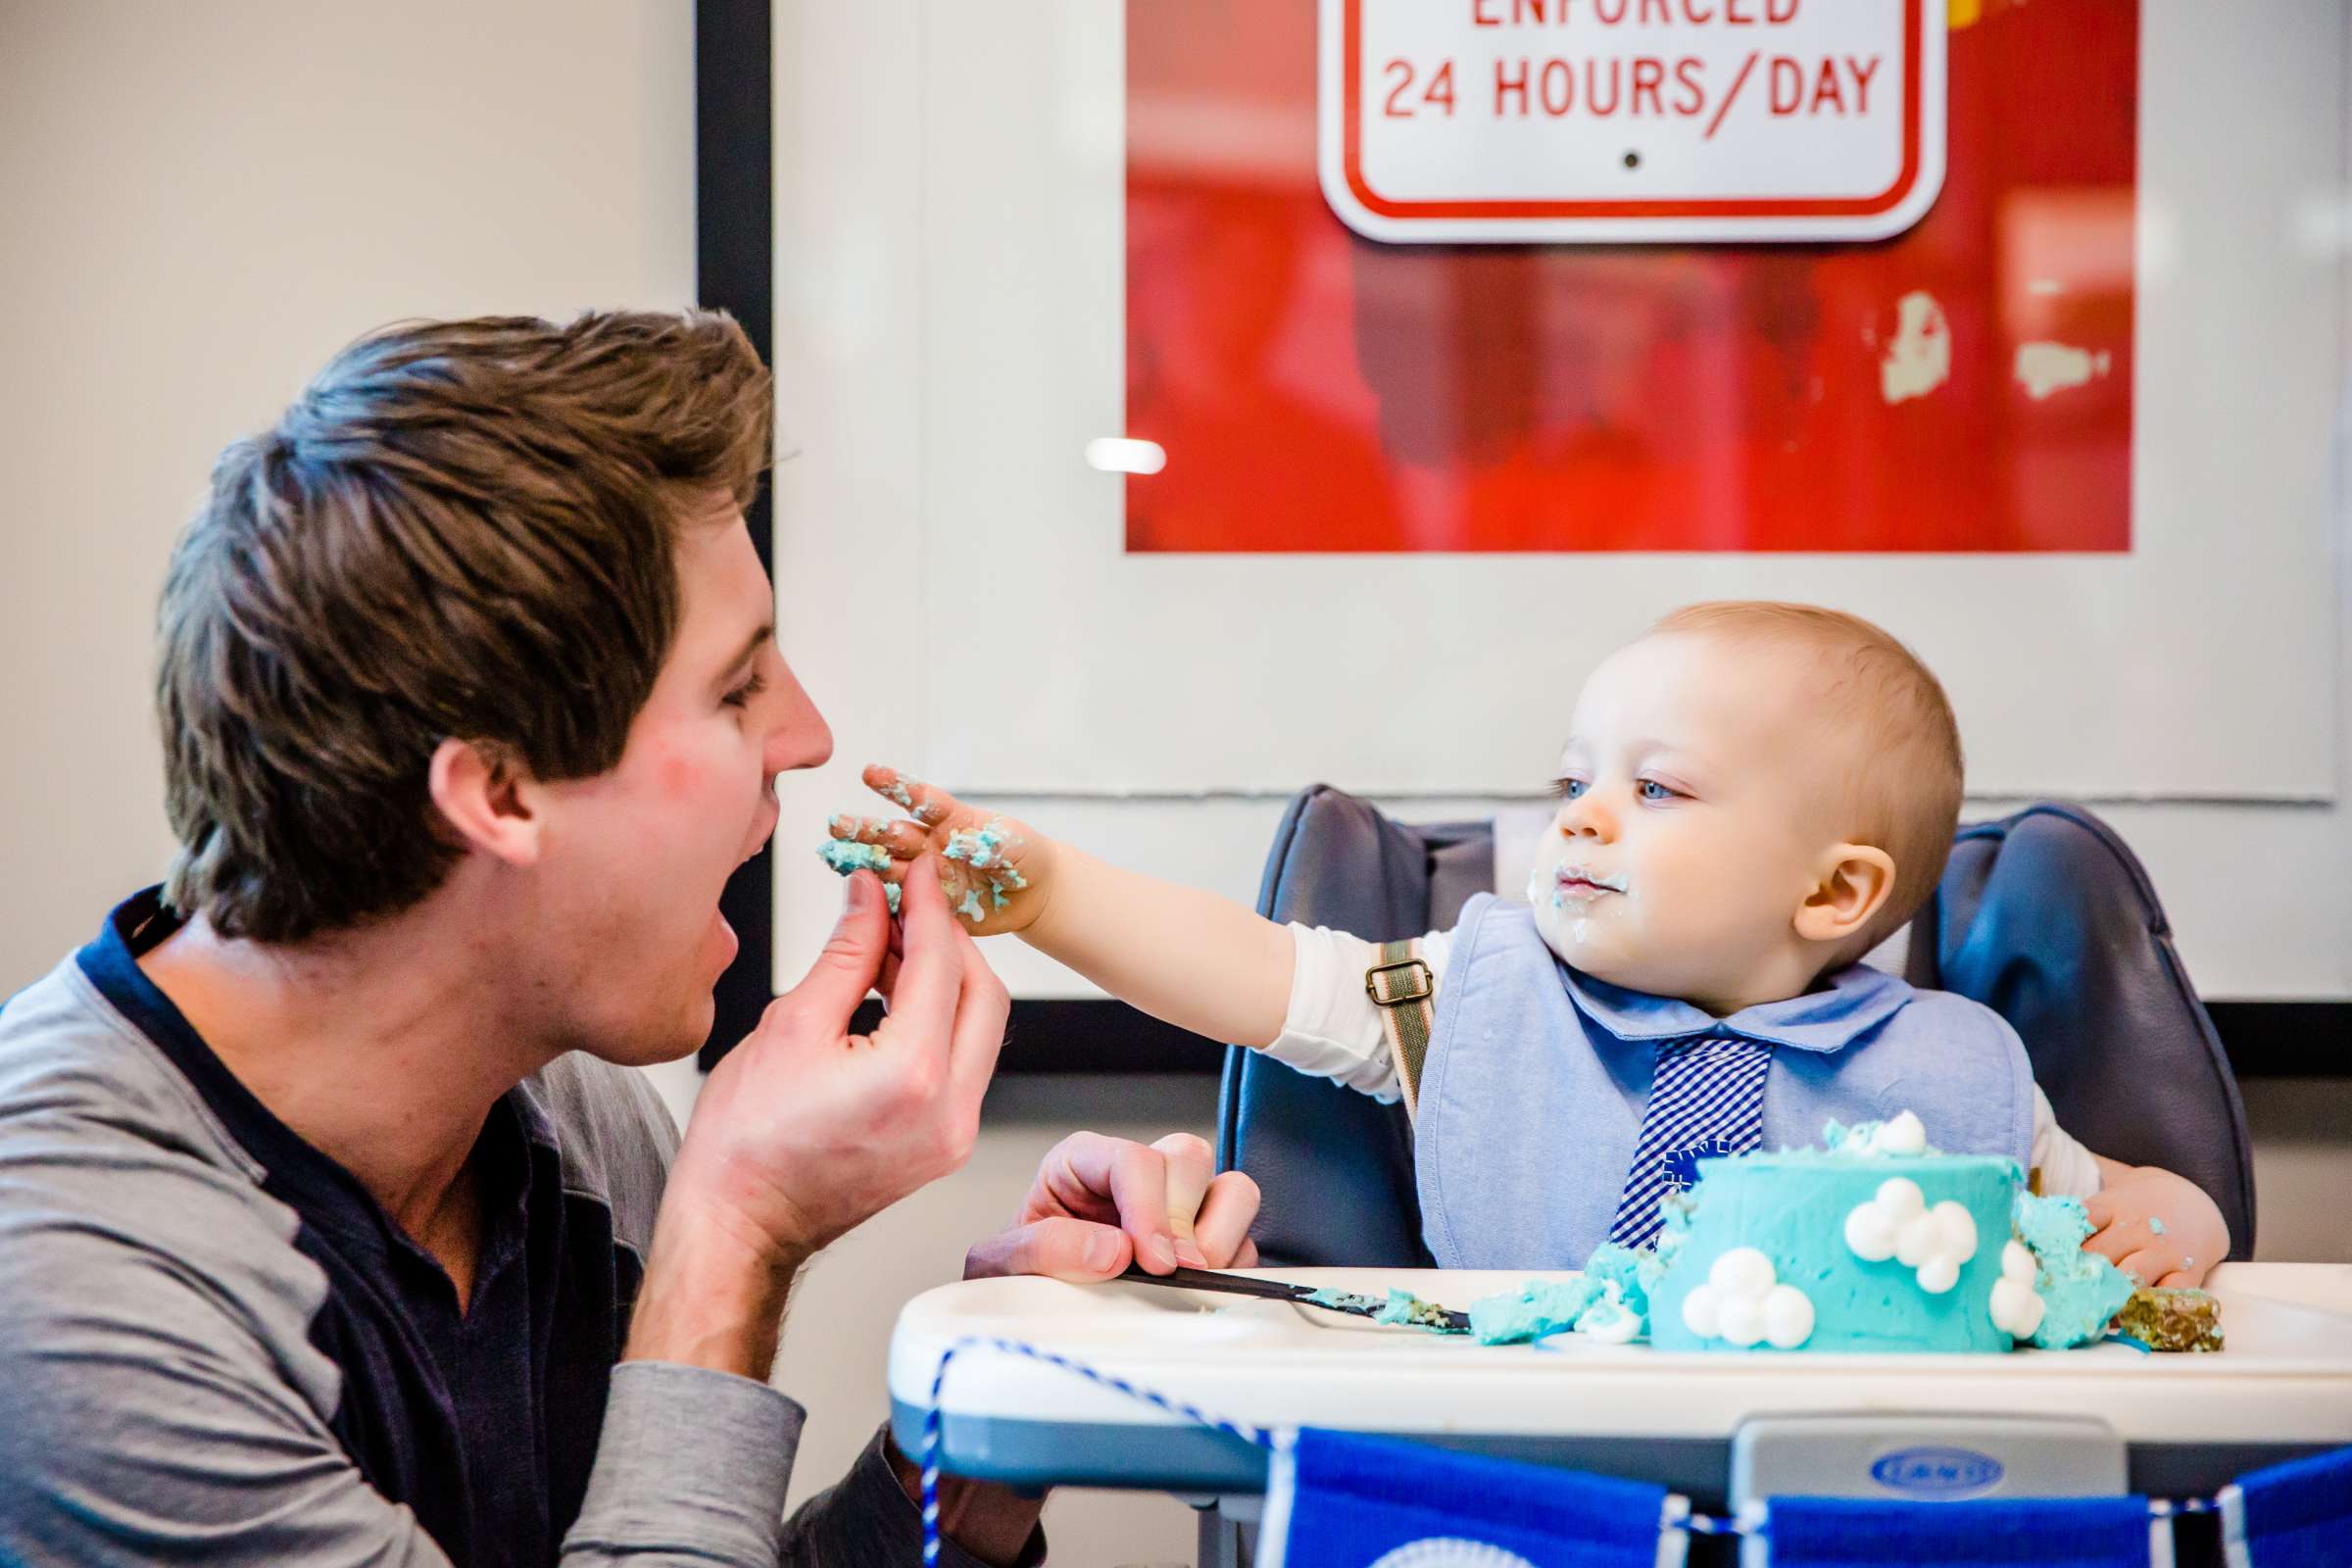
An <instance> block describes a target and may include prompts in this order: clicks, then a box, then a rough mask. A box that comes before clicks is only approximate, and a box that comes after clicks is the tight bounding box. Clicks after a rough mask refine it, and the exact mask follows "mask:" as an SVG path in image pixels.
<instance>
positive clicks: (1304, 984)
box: [1266, 920, 1452, 1101]
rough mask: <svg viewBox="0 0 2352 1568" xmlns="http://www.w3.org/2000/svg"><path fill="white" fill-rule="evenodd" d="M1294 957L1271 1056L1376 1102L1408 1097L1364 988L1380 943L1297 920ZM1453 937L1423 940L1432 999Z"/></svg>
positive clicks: (1435, 936)
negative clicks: (1285, 1008)
mask: <svg viewBox="0 0 2352 1568" xmlns="http://www.w3.org/2000/svg"><path fill="white" fill-rule="evenodd" d="M1291 942H1292V945H1293V950H1294V952H1295V954H1296V958H1295V960H1294V962H1293V964H1292V968H1291V1003H1290V1008H1289V1010H1288V1011H1287V1012H1286V1013H1285V1014H1284V1016H1283V1020H1282V1033H1281V1034H1280V1035H1279V1036H1277V1037H1276V1039H1275V1041H1274V1043H1273V1044H1272V1045H1270V1046H1268V1047H1266V1054H1267V1055H1269V1056H1272V1057H1273V1058H1274V1059H1275V1060H1276V1061H1279V1062H1281V1063H1282V1064H1283V1065H1284V1066H1286V1067H1294V1068H1297V1069H1298V1070H1299V1071H1300V1072H1302V1073H1306V1074H1308V1075H1309V1076H1311V1077H1316V1078H1329V1079H1331V1080H1332V1081H1333V1082H1335V1083H1342V1084H1346V1085H1347V1086H1348V1088H1350V1089H1353V1090H1355V1091H1357V1092H1358V1093H1360V1094H1366V1095H1370V1096H1371V1097H1372V1098H1373V1099H1375V1100H1380V1101H1394V1100H1396V1099H1397V1098H1398V1097H1399V1096H1400V1095H1401V1094H1402V1093H1403V1091H1402V1089H1401V1088H1400V1087H1399V1086H1398V1084H1397V1067H1396V1063H1395V1062H1393V1061H1392V1060H1391V1059H1390V1057H1389V1035H1388V1031H1387V1030H1386V1029H1385V1028H1383V1027H1382V1026H1381V1021H1380V1009H1379V1008H1378V1007H1376V1006H1374V1005H1372V998H1371V996H1370V995H1369V994H1368V993H1367V992H1366V991H1365V990H1364V974H1365V972H1366V971H1367V970H1369V969H1370V968H1371V967H1372V966H1373V965H1374V964H1376V963H1378V962H1379V961H1380V944H1379V943H1377V942H1366V941H1365V940H1364V939H1363V938H1361V937H1353V936H1349V935H1348V933H1347V932H1345V931H1333V930H1330V929H1329V928H1327V927H1324V926H1313V927H1308V926H1303V925H1300V924H1299V923H1298V922H1297V921H1295V920H1294V921H1293V922H1291ZM1451 947H1452V933H1450V932H1446V931H1433V932H1430V933H1429V934H1428V935H1427V936H1424V937H1423V938H1422V939H1421V961H1422V962H1424V963H1426V964H1428V965H1429V984H1430V991H1431V994H1432V996H1433V997H1434V996H1435V994H1436V991H1437V988H1438V987H1439V985H1441V984H1442V983H1443V982H1444V979H1445V973H1446V955H1447V953H1448V952H1449V951H1450V949H1451Z"/></svg>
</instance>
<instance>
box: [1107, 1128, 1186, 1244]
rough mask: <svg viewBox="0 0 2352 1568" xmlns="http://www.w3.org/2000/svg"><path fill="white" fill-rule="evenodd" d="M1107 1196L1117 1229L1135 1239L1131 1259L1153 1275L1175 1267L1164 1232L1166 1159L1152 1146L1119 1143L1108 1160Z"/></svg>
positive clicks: (1166, 1227) (1166, 1216) (1166, 1199)
mask: <svg viewBox="0 0 2352 1568" xmlns="http://www.w3.org/2000/svg"><path fill="white" fill-rule="evenodd" d="M1110 1196H1111V1201H1113V1202H1115V1203H1116V1204H1117V1205H1118V1209H1119V1228H1120V1229H1121V1230H1123V1231H1125V1232H1126V1233H1127V1234H1128V1235H1129V1236H1131V1237H1133V1238H1134V1239H1135V1258H1136V1261H1137V1262H1139V1263H1141V1264H1143V1265H1144V1267H1145V1269H1146V1270H1147V1271H1149V1272H1151V1273H1153V1274H1165V1273H1167V1272H1168V1271H1169V1270H1170V1269H1173V1268H1174V1267H1175V1266H1176V1241H1175V1238H1174V1237H1172V1236H1170V1235H1169V1234H1168V1161H1167V1156H1166V1155H1164V1154H1162V1153H1161V1152H1159V1151H1158V1150H1156V1149H1146V1148H1145V1147H1144V1146H1143V1145H1141V1144H1134V1143H1125V1142H1122V1143H1121V1144H1120V1145H1119V1146H1118V1149H1117V1151H1116V1152H1114V1153H1113V1154H1112V1155H1111V1159H1110Z"/></svg>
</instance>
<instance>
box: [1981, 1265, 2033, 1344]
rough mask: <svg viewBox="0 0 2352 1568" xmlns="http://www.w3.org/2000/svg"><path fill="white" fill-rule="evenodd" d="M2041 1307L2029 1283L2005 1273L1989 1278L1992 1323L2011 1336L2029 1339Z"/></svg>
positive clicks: (2017, 1338) (2031, 1336) (2015, 1338)
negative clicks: (1990, 1280) (1995, 1277)
mask: <svg viewBox="0 0 2352 1568" xmlns="http://www.w3.org/2000/svg"><path fill="white" fill-rule="evenodd" d="M2012 1245H2015V1244H2012ZM2043 1307H2044V1303H2043V1301H2042V1299H2041V1298H2040V1297H2039V1296H2037V1295H2035V1294H2034V1287H2033V1286H2032V1285H2030V1284H2027V1283H2026V1282H2024V1281H2022V1280H2019V1279H2017V1278H2015V1277H2014V1276H2011V1275H2008V1274H2003V1275H2002V1276H2001V1277H2000V1278H1999V1279H1997V1280H1995V1281H1993V1284H1992V1303H1991V1308H1992V1326H1993V1327H1994V1328H1996V1329H1999V1330H2000V1331H2001V1332H2002V1333H2004V1334H2006V1335H2008V1336H2009V1337H2010V1338H2011V1339H2013V1340H2026V1339H2032V1338H2033V1337H2034V1330H2035V1329H2037V1328H2039V1327H2041V1314H2042V1311H2043Z"/></svg>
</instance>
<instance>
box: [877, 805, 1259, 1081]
mask: <svg viewBox="0 0 2352 1568" xmlns="http://www.w3.org/2000/svg"><path fill="white" fill-rule="evenodd" d="M864 777H865V782H866V786H867V787H868V788H870V789H872V790H873V791H875V792H876V793H877V794H879V795H882V796H883V797H885V798H886V799H888V800H891V801H893V802H895V803H897V804H898V805H899V806H901V807H902V808H904V809H906V810H907V812H908V813H910V814H911V815H912V816H913V818H914V820H913V821H911V822H908V821H883V820H877V819H875V818H870V817H835V818H834V819H833V821H832V824H831V827H832V832H833V836H834V837H835V838H836V839H848V840H855V841H857V842H859V843H864V844H871V845H874V846H876V847H878V848H881V849H883V850H885V851H886V852H887V853H888V854H889V855H890V857H891V859H892V862H893V863H892V864H891V865H889V866H887V867H877V868H876V869H877V870H878V871H879V873H880V875H881V876H882V877H883V879H884V880H885V881H896V880H898V879H899V878H900V877H901V876H903V875H905V870H906V864H907V862H908V861H910V860H912V859H913V858H915V857H916V856H918V855H921V854H924V853H926V852H931V853H936V854H938V855H940V856H941V857H942V859H941V862H940V863H941V872H942V877H943V881H944V882H945V884H946V886H947V890H948V901H949V903H950V904H952V905H954V906H956V908H957V910H958V912H959V913H961V914H962V916H963V918H964V919H965V921H966V922H967V924H968V925H969V928H970V929H971V930H972V932H973V933H974V934H975V935H980V936H988V935H994V934H996V933H998V932H1007V931H1009V932H1018V933H1019V934H1020V936H1021V938H1022V940H1024V941H1026V942H1027V943H1029V944H1030V945H1031V946H1032V947H1034V948H1036V949H1037V950H1038V951H1040V952H1041V953H1044V954H1046V955H1047V956H1050V957H1053V958H1056V959H1058V960H1060V961H1061V962H1063V963H1066V964H1068V965H1069V966H1070V967H1071V968H1073V969H1075V970H1077V971H1078V972H1079V973H1080V974H1082V975H1084V976H1086V977H1087V978H1088V979H1089V980H1092V981H1093V982H1094V983H1095V984H1097V985H1099V986H1101V987H1102V988H1103V990H1105V991H1107V992H1109V993H1110V994H1111V995H1112V996H1114V997H1117V998H1118V999H1119V1000H1121V1001H1122V1002H1126V1003H1130V1004H1132V1005H1135V1006H1138V1007H1141V1008H1142V1009H1143V1010H1144V1011H1146V1012H1148V1013H1151V1014H1152V1016H1153V1017H1155V1018H1162V1019H1165V1020H1166V1021H1167V1022H1169V1023H1172V1024H1174V1025H1176V1026H1177V1027H1178V1028H1180V1029H1189V1030H1191V1031H1193V1033H1195V1034H1200V1035H1206V1036H1208V1037H1209V1038H1210V1039H1212V1040H1227V1041H1231V1042H1233V1043H1234V1044H1236V1045H1243V1046H1256V1047H1262V1046H1266V1045H1269V1044H1271V1043H1272V1042H1273V1041H1274V1039H1275V1037H1277V1036H1278V1035H1280V1034H1281V1033H1282V1025H1283V1017H1284V1014H1285V1013H1286V1011H1287V1010H1288V1008H1289V1005H1290V996H1291V973H1292V961H1293V945H1292V940H1291V934H1290V932H1289V931H1288V930H1287V929H1285V928H1284V927H1282V926H1279V925H1276V924H1275V923H1274V922H1273V921H1271V920H1266V919H1262V918H1260V917H1259V916H1258V915H1257V914H1256V913H1254V912H1252V911H1251V910H1250V909H1246V908H1244V907H1242V906H1240V905H1238V904H1236V903H1234V902H1233V901H1232V900H1230V899H1223V898H1219V897H1218V896H1217V895H1215V894H1213V893H1206V892H1202V891H1201V890H1200V889H1198V888H1188V887H1183V886H1181V885H1179V884H1176V883H1173V882H1162V881H1160V880H1158V879H1157V878H1156V877H1149V876H1144V875H1142V874H1141V873H1139V872H1135V871H1129V870H1124V869H1122V868H1121V867H1118V866H1115V865H1111V864H1109V863H1107V862H1106V861H1103V860H1098V859H1096V858H1094V857H1093V856H1091V855H1088V854H1086V853H1085V852H1083V851H1081V850H1077V849H1074V848H1072V847H1071V846H1070V845H1067V844H1063V843H1059V842H1057V841H1055V840H1054V839H1051V838H1048V837H1047V836H1045V835H1044V834H1042V833H1039V832H1036V831H1035V830H1034V829H1032V828H1030V827H1029V826H1028V825H1026V824H1025V823H1021V822H1014V821H1010V820H1008V819H1006V818H1004V817H999V816H994V815H991V814H990V813H988V812H985V811H980V810H976V809H973V808H971V807H968V806H965V805H964V804H963V803H962V802H960V801H958V800H956V798H955V797H954V796H952V795H950V794H948V793H947V792H946V791H945V790H942V789H940V788H939V787H937V786H936V785H930V784H924V783H921V782H919V781H917V780H914V779H909V778H903V777H901V776H900V775H899V774H898V773H896V772H894V771H892V770H891V769H889V768H886V767H869V768H867V769H866V770H865V775H864Z"/></svg>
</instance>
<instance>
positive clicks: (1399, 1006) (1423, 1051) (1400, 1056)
mask: <svg viewBox="0 0 2352 1568" xmlns="http://www.w3.org/2000/svg"><path fill="white" fill-rule="evenodd" d="M1436 990H1437V987H1436V984H1435V981H1434V978H1433V977H1432V975H1431V974H1430V972H1429V965H1428V964H1426V963H1424V962H1422V960H1421V944H1420V942H1419V941H1418V940H1417V939H1416V940H1413V941H1409V942H1384V943H1382V944H1381V946H1380V962H1378V963H1376V964H1374V965H1373V966H1372V967H1371V968H1369V969H1367V970H1365V971H1364V994H1365V995H1366V996H1369V997H1370V998H1371V999H1372V1005H1374V1006H1376V1007H1378V1008H1379V1009H1380V1023H1381V1027H1382V1028H1383V1029H1385V1030H1387V1031H1388V1036H1389V1059H1390V1060H1391V1061H1393V1062H1395V1063H1396V1064H1397V1084H1398V1086H1399V1087H1400V1088H1402V1089H1403V1091H1404V1113H1405V1115H1407V1116H1415V1115H1418V1114H1419V1113H1420V1099H1421V1063H1422V1061H1423V1059H1424V1058H1426V1057H1427V1056H1428V1055H1429V1026H1430V1020H1431V1018H1432V1016H1433V1015H1434V1014H1435V1012H1436V1008H1435V1007H1434V1006H1433V1005H1431V1002H1430V998H1431V997H1432V996H1433V995H1434V994H1435V993H1436Z"/></svg>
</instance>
